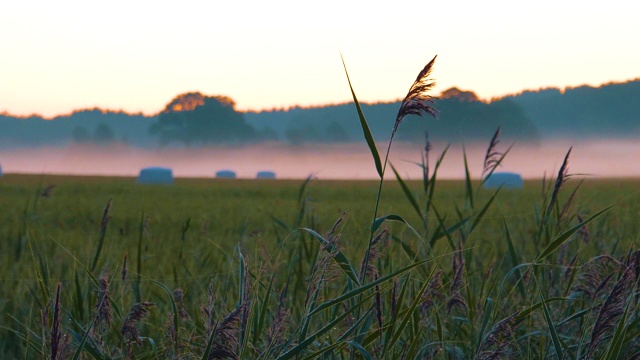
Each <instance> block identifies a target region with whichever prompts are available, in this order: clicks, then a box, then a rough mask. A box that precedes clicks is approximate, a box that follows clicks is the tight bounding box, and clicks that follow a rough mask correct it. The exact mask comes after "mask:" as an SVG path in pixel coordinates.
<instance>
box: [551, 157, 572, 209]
mask: <svg viewBox="0 0 640 360" xmlns="http://www.w3.org/2000/svg"><path fill="white" fill-rule="evenodd" d="M572 149H573V147H570V148H569V151H567V155H565V157H564V161H563V162H562V166H560V170H558V176H557V177H556V182H555V185H554V186H553V192H552V193H551V199H550V200H549V206H548V207H547V214H546V217H545V222H546V221H547V220H548V219H549V216H550V215H551V210H553V207H554V206H555V204H556V202H557V201H558V194H559V193H560V188H562V185H563V184H564V183H565V182H566V181H567V180H568V179H569V178H570V177H571V175H569V155H570V154H571V150H572Z"/></svg>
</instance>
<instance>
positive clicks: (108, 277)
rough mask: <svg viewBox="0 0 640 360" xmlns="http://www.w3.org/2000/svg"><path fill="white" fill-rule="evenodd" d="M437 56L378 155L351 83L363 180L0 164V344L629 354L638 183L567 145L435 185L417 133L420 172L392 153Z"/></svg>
mask: <svg viewBox="0 0 640 360" xmlns="http://www.w3.org/2000/svg"><path fill="white" fill-rule="evenodd" d="M434 60H435V58H434ZM434 60H432V61H431V62H430V63H429V64H428V65H427V66H426V67H425V69H424V70H423V71H422V72H421V73H420V74H419V76H418V78H417V79H416V82H414V84H413V86H412V87H411V89H410V91H409V94H408V95H407V97H406V98H405V100H404V101H403V102H402V105H401V108H400V111H399V113H398V117H397V118H396V121H395V124H394V126H393V131H392V133H391V137H390V140H389V143H388V147H387V151H386V153H385V154H383V155H384V156H381V155H380V154H379V152H378V149H377V146H376V144H375V142H374V141H373V137H372V136H371V132H370V131H369V129H368V126H367V122H366V119H365V117H364V114H363V113H362V111H361V109H360V106H359V104H358V101H357V99H356V96H355V93H354V92H353V91H352V93H353V98H354V103H355V104H356V108H357V109H358V114H359V118H360V123H361V126H362V129H363V133H364V135H365V139H366V140H367V143H368V145H369V148H370V150H371V154H372V157H373V159H374V163H375V166H376V170H377V172H378V175H379V181H376V182H316V181H310V180H307V181H305V182H287V181H218V180H216V181H214V180H180V181H178V183H177V184H176V185H174V186H171V187H154V186H135V185H134V184H133V180H131V179H104V178H81V179H74V178H57V177H37V176H32V177H29V176H18V175H12V176H6V177H3V178H1V180H0V206H1V207H0V208H1V209H3V211H2V212H1V213H0V216H1V218H0V221H1V223H2V228H0V236H1V237H2V241H1V242H0V257H1V259H2V261H1V262H0V267H1V268H0V271H1V272H0V273H1V274H2V280H3V281H2V297H1V298H0V307H1V308H2V314H3V315H2V336H0V338H1V340H0V351H1V354H2V357H3V358H14V357H18V358H51V359H61V358H73V359H79V358H89V357H92V358H95V359H111V358H136V359H147V358H175V359H239V358H242V359H291V358H296V359H315V358H327V359H346V358H350V359H360V358H364V359H414V358H420V359H429V358H441V359H471V358H477V359H497V358H531V359H541V358H570V359H591V358H606V359H616V358H627V359H628V358H640V340H639V338H640V308H639V302H638V301H639V297H638V295H639V293H638V282H639V280H640V251H638V250H636V248H637V246H636V237H637V233H638V230H639V228H638V227H639V226H638V224H637V221H636V217H637V215H638V213H639V212H640V208H638V205H637V204H638V197H639V195H638V192H637V190H636V189H635V185H634V182H633V181H624V180H601V181H595V180H591V181H585V182H581V181H579V180H578V179H574V180H571V176H570V168H569V158H570V150H569V152H568V153H567V155H566V157H565V160H564V162H563V164H562V166H561V167H560V169H559V172H558V174H557V175H556V177H555V178H552V179H544V180H542V181H537V182H529V183H527V184H526V185H525V188H524V189H523V190H509V189H494V190H487V189H484V188H483V186H482V182H481V181H472V180H471V179H472V176H471V175H472V172H473V169H469V168H468V166H467V167H466V168H465V170H466V174H467V176H466V179H465V180H464V181H459V182H444V181H441V180H438V179H437V171H438V167H439V164H440V162H441V161H443V159H444V158H445V155H446V150H445V152H444V153H442V154H437V156H435V157H434V155H433V154H430V146H429V143H428V142H427V145H426V147H425V151H424V153H423V156H422V160H421V161H420V162H419V166H421V167H422V169H423V170H424V171H423V172H424V177H423V179H422V180H421V181H414V182H407V181H405V180H403V179H402V178H401V177H400V176H399V175H398V174H397V173H395V169H394V168H393V166H392V165H391V164H389V163H388V162H387V159H388V154H389V151H390V149H391V143H392V141H393V137H394V135H395V133H396V130H397V128H398V127H399V126H400V124H401V122H402V120H403V119H404V117H405V116H406V115H410V114H414V115H415V114H431V115H436V114H437V111H436V110H435V109H433V108H431V107H430V105H429V104H430V98H429V97H428V96H427V95H425V91H426V90H429V89H430V88H431V87H432V85H433V84H432V83H431V82H430V81H429V79H428V76H429V73H430V70H431V66H432V65H433V62H434ZM498 138H499V130H498V131H496V133H495V135H494V137H493V139H492V140H491V141H490V143H489V146H488V149H487V152H486V156H485V161H484V167H483V169H478V170H477V172H475V174H476V177H477V176H478V175H480V176H479V178H481V179H485V178H486V177H487V176H489V175H490V174H492V173H493V172H494V171H495V169H496V168H497V167H498V166H499V165H500V163H501V162H502V159H503V158H504V156H505V155H506V154H507V153H508V149H501V148H500V147H499V140H498ZM465 163H466V161H465ZM387 169H391V171H393V172H394V175H395V177H396V181H395V182H393V183H390V182H385V181H384V179H385V173H386V172H387ZM53 185H55V187H54V186H53ZM578 188H579V191H577V190H578ZM612 205H613V206H612ZM371 215H373V216H371Z"/></svg>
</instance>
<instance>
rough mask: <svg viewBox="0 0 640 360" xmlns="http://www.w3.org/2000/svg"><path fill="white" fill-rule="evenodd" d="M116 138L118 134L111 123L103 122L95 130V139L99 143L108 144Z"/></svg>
mask: <svg viewBox="0 0 640 360" xmlns="http://www.w3.org/2000/svg"><path fill="white" fill-rule="evenodd" d="M115 139H116V134H115V133H114V132H113V130H112V129H111V127H109V125H107V124H105V123H103V122H101V123H99V124H98V126H97V127H96V130H95V131H94V132H93V141H94V142H96V143H98V144H108V143H111V142H113V141H114V140H115Z"/></svg>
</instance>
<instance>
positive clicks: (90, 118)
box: [0, 79, 640, 148]
mask: <svg viewBox="0 0 640 360" xmlns="http://www.w3.org/2000/svg"><path fill="white" fill-rule="evenodd" d="M637 94H640V79H638V80H634V81H629V82H625V83H612V84H606V85H603V86H601V87H598V88H594V87H589V86H580V87H575V88H568V89H565V90H564V91H561V90H559V89H555V88H550V89H542V90H537V91H525V92H523V93H520V94H517V95H511V96H507V97H503V98H500V99H494V100H492V101H482V100H480V99H478V97H477V96H476V95H475V94H474V93H473V92H471V91H464V90H460V89H457V88H452V89H449V90H447V91H445V92H443V93H442V94H441V95H440V96H439V97H438V98H437V99H436V100H435V107H436V108H437V109H438V110H439V112H440V116H439V119H437V120H434V119H421V118H415V117H407V118H406V119H405V121H404V123H403V126H401V127H400V128H399V131H398V133H397V135H396V136H397V140H398V141H407V142H417V143H422V142H423V141H424V140H423V139H424V132H425V131H427V130H428V131H429V134H430V137H431V138H432V139H437V140H439V141H445V142H466V141H472V140H475V139H481V140H486V139H487V138H489V137H490V136H491V135H492V134H493V132H494V131H495V129H496V128H497V127H498V126H501V127H502V130H503V136H504V137H506V138H512V139H523V140H537V139H544V138H554V137H564V138H580V139H584V138H588V137H602V136H608V137H627V138H629V137H637V136H640V116H639V115H638V114H640V102H638V101H637ZM361 105H362V109H363V111H364V114H365V116H366V117H367V121H368V123H369V126H370V128H371V132H372V134H373V135H374V137H375V138H376V140H378V141H386V140H387V139H386V137H387V136H388V134H389V133H390V130H391V128H392V126H393V122H394V119H395V116H396V112H397V111H398V107H399V105H400V103H399V101H398V102H381V103H374V104H364V103H363V104H361ZM264 141H280V142H285V143H288V144H291V145H303V144H305V143H310V142H311V143H313V142H323V143H341V142H351V141H362V130H361V128H360V124H359V121H358V115H357V113H356V110H355V107H354V105H353V104H352V103H344V104H337V105H327V106H319V107H309V108H302V107H294V108H290V109H286V110H284V109H281V110H271V111H261V112H240V111H238V110H236V109H235V103H234V101H233V100H232V99H231V98H229V97H226V96H206V95H203V94H201V93H198V92H191V93H185V94H181V95H178V96H176V97H175V98H174V99H172V100H171V101H170V102H169V103H168V104H167V105H166V106H165V108H164V109H163V110H162V111H161V112H160V113H159V114H157V115H154V116H145V115H142V114H128V113H125V112H122V111H105V110H101V109H86V110H80V111H75V112H73V113H72V114H69V115H64V116H58V117H55V118H53V119H50V120H46V119H43V118H42V117H39V116H29V117H14V116H11V115H9V114H6V113H0V148H13V147H31V146H52V145H53V146H66V145H69V144H73V143H75V144H101V145H104V144H112V143H125V144H128V145H130V146H138V147H157V146H206V145H214V144H222V145H242V144H251V143H257V142H264Z"/></svg>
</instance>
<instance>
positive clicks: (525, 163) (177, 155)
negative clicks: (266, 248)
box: [0, 139, 640, 180]
mask: <svg viewBox="0 0 640 360" xmlns="http://www.w3.org/2000/svg"><path fill="white" fill-rule="evenodd" d="M445 145H446V144H434V145H433V148H432V151H431V154H430V161H431V166H432V167H433V165H434V164H435V161H436V159H437V157H438V156H439V155H440V153H441V152H442V151H443V150H444V148H445ZM509 145H511V144H509V143H500V144H499V146H498V150H499V151H505V150H506V149H507V148H508V147H509ZM486 146H487V144H486V143H472V144H466V145H465V149H466V152H467V158H468V161H469V168H470V171H471V174H472V176H473V177H474V178H479V177H480V176H481V174H482V165H483V161H484V156H485V152H486ZM572 146H573V150H572V153H571V156H570V160H569V170H570V173H571V174H576V175H585V176H588V177H637V176H640V167H638V166H635V163H636V161H637V160H638V159H640V143H639V142H638V141H633V140H620V139H616V140H589V141H575V140H562V139H558V140H550V141H544V142H537V143H526V142H522V143H515V144H514V146H513V148H512V149H511V151H510V152H509V154H508V155H507V156H506V158H505V161H504V162H503V164H502V166H500V168H499V169H498V171H512V172H517V173H520V174H521V175H522V176H523V177H524V178H528V179H532V178H541V177H543V176H544V175H545V174H546V175H547V176H550V175H552V174H554V173H555V172H556V171H557V170H558V168H559V167H560V164H561V163H562V160H563V159H564V156H565V154H566V152H567V151H568V150H569V148H570V147H572ZM378 148H379V149H380V150H379V151H380V152H381V154H380V155H381V157H383V156H384V153H383V152H384V149H386V144H378ZM421 151H423V146H419V145H416V144H408V143H400V142H398V143H394V144H393V146H392V149H391V155H390V161H391V162H392V163H393V165H394V166H395V167H396V169H398V171H399V173H400V174H401V175H402V176H403V177H404V178H407V179H420V178H421V176H422V175H421V170H420V167H419V166H418V165H417V164H418V163H420V161H421V160H420V159H421ZM0 166H2V170H3V172H4V173H25V174H64V175H100V176H129V177H135V176H137V175H138V173H139V171H140V169H141V168H143V167H148V166H163V167H170V168H172V169H173V173H174V176H175V177H197V178H211V177H215V173H216V171H218V170H223V169H229V170H233V171H235V172H236V173H237V175H238V177H239V178H255V176H256V173H257V172H258V171H261V170H271V171H274V172H275V173H276V175H277V177H278V178H279V179H303V178H306V177H307V176H309V175H310V174H313V175H314V176H315V177H317V178H319V179H355V180H358V179H360V180H363V179H376V178H377V174H376V171H375V165H374V162H373V160H372V157H371V154H370V152H369V149H368V147H367V146H366V144H363V143H351V144H313V145H312V144H309V145H304V146H298V147H294V146H289V145H284V144H281V143H271V144H260V145H251V146H242V147H233V146H219V147H198V148H181V149H176V148H167V149H157V150H151V149H140V148H134V147H128V146H125V145H111V146H98V145H72V146H69V147H64V148H56V147H51V148H43V147H40V148H22V149H3V150H0ZM439 177H440V178H446V179H461V178H463V177H464V162H463V147H462V145H456V144H453V145H451V147H450V148H449V151H448V152H447V154H446V156H445V159H444V162H443V165H442V166H441V168H440V170H439ZM387 178H388V179H391V178H393V176H392V173H391V172H388V173H387Z"/></svg>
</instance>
